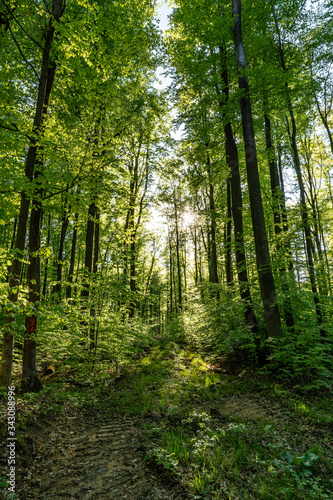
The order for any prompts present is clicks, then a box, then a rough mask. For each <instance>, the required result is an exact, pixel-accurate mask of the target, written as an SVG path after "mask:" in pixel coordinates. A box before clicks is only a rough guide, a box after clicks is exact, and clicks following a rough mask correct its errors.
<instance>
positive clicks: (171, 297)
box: [169, 236, 173, 316]
mask: <svg viewBox="0 0 333 500" xmlns="http://www.w3.org/2000/svg"><path fill="white" fill-rule="evenodd" d="M169 272H170V274H169V276H170V316H172V313H173V289H172V276H173V263H172V245H171V236H170V239H169Z"/></svg>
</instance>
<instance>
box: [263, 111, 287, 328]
mask: <svg viewBox="0 0 333 500" xmlns="http://www.w3.org/2000/svg"><path fill="white" fill-rule="evenodd" d="M265 137H266V149H267V154H268V161H269V173H270V181H271V192H272V199H273V217H274V232H275V235H276V236H277V238H278V244H277V248H278V251H279V253H280V254H281V251H283V250H284V253H285V254H286V255H287V256H288V260H289V266H288V267H289V268H290V265H292V258H291V249H290V248H286V246H285V245H283V246H282V245H281V243H280V240H279V236H280V234H281V233H282V231H283V230H284V229H286V230H288V223H287V214H286V211H285V205H284V196H283V192H282V188H281V185H280V176H279V170H278V165H277V162H276V157H275V152H274V148H273V143H272V132H271V121H270V118H269V116H268V114H267V113H265ZM280 259H281V256H279V262H280ZM279 273H280V277H281V283H282V290H283V310H284V316H285V321H286V325H287V326H288V327H289V328H291V329H293V327H294V317H293V311H292V305H291V300H290V290H289V285H288V276H287V270H286V267H285V265H284V264H281V263H279Z"/></svg>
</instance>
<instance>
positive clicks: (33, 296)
mask: <svg viewBox="0 0 333 500" xmlns="http://www.w3.org/2000/svg"><path fill="white" fill-rule="evenodd" d="M40 175H41V172H37V175H36V176H35V178H36V179H37V178H38V177H39V176H40ZM37 194H38V195H39V196H37V197H34V199H33V201H32V205H31V216H30V226H29V271H28V276H29V277H28V286H29V304H30V306H31V311H30V313H29V314H28V315H27V316H26V320H25V335H24V343H23V359H22V381H21V390H22V392H30V391H33V392H37V391H39V390H40V389H41V388H42V384H41V382H40V380H39V379H38V376H37V370H36V334H37V319H38V316H37V310H38V306H37V303H38V302H39V301H40V292H41V262H40V236H41V225H42V213H43V212H42V201H41V199H42V191H41V190H40V189H39V190H38V192H37Z"/></svg>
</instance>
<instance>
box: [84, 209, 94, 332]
mask: <svg viewBox="0 0 333 500" xmlns="http://www.w3.org/2000/svg"><path fill="white" fill-rule="evenodd" d="M95 218H96V205H95V201H92V202H91V203H90V205H89V208H88V218H87V228H86V245H85V255H84V268H85V269H84V281H83V283H82V291H81V299H82V311H87V308H88V301H89V296H90V283H91V274H92V268H93V255H94V233H95ZM81 325H82V327H83V330H84V334H85V336H86V337H87V338H88V336H89V327H88V318H86V319H83V320H82V323H81Z"/></svg>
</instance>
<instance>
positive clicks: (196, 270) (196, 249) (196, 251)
mask: <svg viewBox="0 0 333 500" xmlns="http://www.w3.org/2000/svg"><path fill="white" fill-rule="evenodd" d="M192 238H193V244H194V266H195V275H194V282H195V284H196V285H197V284H198V245H197V229H196V228H194V235H192Z"/></svg>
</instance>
